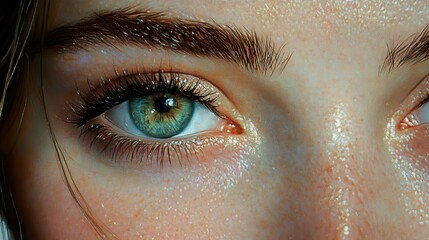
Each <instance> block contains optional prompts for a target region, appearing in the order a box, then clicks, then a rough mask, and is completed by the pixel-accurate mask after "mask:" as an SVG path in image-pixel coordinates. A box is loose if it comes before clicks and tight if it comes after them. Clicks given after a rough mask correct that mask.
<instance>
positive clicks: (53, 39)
mask: <svg viewBox="0 0 429 240" xmlns="http://www.w3.org/2000/svg"><path fill="white" fill-rule="evenodd" d="M117 44H122V45H136V46H145V47H155V48H164V49H168V50H172V51H174V52H179V53H188V54H193V55H196V56H204V57H214V58H221V59H225V60H227V61H230V62H233V63H236V64H239V65H241V66H243V67H244V68H246V69H247V70H249V71H254V72H257V73H262V74H273V73H274V72H275V71H277V70H278V71H283V70H284V68H285V67H286V65H287V63H288V62H289V60H290V58H291V55H290V54H288V55H285V54H284V53H283V51H282V50H283V46H282V47H280V48H277V47H276V46H275V44H274V43H273V42H272V41H271V39H270V38H269V37H261V36H259V35H257V34H256V32H254V31H249V30H246V29H245V30H240V29H238V28H237V27H235V26H226V25H219V24H216V23H206V22H200V21H193V20H185V19H180V18H168V17H166V16H165V13H164V12H154V11H152V10H150V9H140V10H137V9H134V8H127V9H120V10H116V11H111V12H98V13H95V14H93V15H92V16H90V17H88V18H86V19H83V20H81V21H79V22H77V23H74V24H69V25H64V26H61V27H59V28H56V29H53V30H51V31H49V32H48V33H47V35H46V39H45V42H44V48H47V49H49V48H59V49H66V50H71V51H73V50H78V49H88V48H91V47H95V46H99V45H107V46H112V47H117Z"/></svg>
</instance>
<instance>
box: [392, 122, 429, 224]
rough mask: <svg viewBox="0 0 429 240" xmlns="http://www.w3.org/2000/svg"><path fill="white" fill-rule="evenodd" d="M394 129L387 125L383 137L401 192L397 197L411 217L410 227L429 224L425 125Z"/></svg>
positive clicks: (428, 154)
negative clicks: (411, 225) (387, 144)
mask: <svg viewBox="0 0 429 240" xmlns="http://www.w3.org/2000/svg"><path fill="white" fill-rule="evenodd" d="M398 131H401V130H397V129H396V128H395V125H394V124H393V123H392V124H390V125H389V128H388V131H387V134H386V141H387V142H388V143H390V146H391V147H390V149H389V150H390V151H389V154H390V156H391V159H392V161H393V166H394V167H395V174H396V176H397V177H398V179H400V182H399V184H400V185H401V186H402V187H403V189H404V193H403V194H401V195H400V197H399V199H400V202H401V205H402V206H404V208H405V211H406V212H407V214H408V215H409V216H410V217H411V218H412V219H413V227H414V228H419V227H420V226H428V225H429V204H428V203H429V162H428V161H429V146H428V144H427V143H428V139H429V128H428V127H427V126H425V125H421V126H417V127H414V128H410V129H406V130H402V132H399V133H398Z"/></svg>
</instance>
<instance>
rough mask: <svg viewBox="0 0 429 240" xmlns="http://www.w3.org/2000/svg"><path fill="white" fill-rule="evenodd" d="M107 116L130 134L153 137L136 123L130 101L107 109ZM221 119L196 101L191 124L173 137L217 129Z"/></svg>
mask: <svg viewBox="0 0 429 240" xmlns="http://www.w3.org/2000/svg"><path fill="white" fill-rule="evenodd" d="M105 116H106V118H107V119H108V120H109V121H110V122H111V123H113V124H114V125H115V126H116V127H119V128H121V129H122V130H124V131H126V132H128V133H130V134H133V135H136V136H138V137H145V138H153V137H150V136H147V135H146V134H144V133H143V132H142V131H140V130H139V129H138V128H137V126H136V125H135V124H134V122H133V120H132V118H131V114H130V110H129V101H126V102H123V103H121V104H119V105H117V106H115V107H113V108H111V109H109V110H108V111H106V113H105ZM220 121H222V119H220V118H219V117H218V116H216V114H214V113H213V112H211V111H210V110H208V109H207V108H206V107H205V106H203V105H202V104H200V103H198V102H195V109H194V113H193V115H192V117H191V120H190V121H189V124H188V125H187V126H186V127H185V129H184V130H183V131H182V132H180V133H179V134H177V135H175V136H173V138H176V137H181V136H186V135H191V134H195V133H199V132H205V131H210V130H216V128H217V127H218V125H219V122H220Z"/></svg>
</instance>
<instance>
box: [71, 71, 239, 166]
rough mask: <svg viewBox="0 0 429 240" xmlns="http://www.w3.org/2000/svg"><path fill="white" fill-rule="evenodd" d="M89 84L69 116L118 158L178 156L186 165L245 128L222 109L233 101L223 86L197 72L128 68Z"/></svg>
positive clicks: (171, 159) (168, 159)
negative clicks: (224, 94) (225, 94)
mask: <svg viewBox="0 0 429 240" xmlns="http://www.w3.org/2000/svg"><path fill="white" fill-rule="evenodd" d="M88 85H89V88H90V89H89V91H87V92H80V91H78V94H79V96H80V98H81V100H80V101H79V102H78V103H77V104H72V106H71V110H72V112H73V116H71V117H70V118H69V119H68V121H69V122H71V123H74V124H75V125H76V126H77V127H79V128H81V136H82V137H84V138H86V137H89V140H90V141H89V144H90V146H93V145H94V146H99V148H98V150H100V151H101V152H103V153H108V154H110V156H112V160H113V162H114V163H118V162H120V163H124V164H127V165H130V164H133V163H134V162H139V163H141V162H142V161H143V160H147V161H146V162H148V163H150V164H151V163H152V162H158V163H159V165H161V166H162V165H163V164H164V163H165V162H169V163H170V164H172V163H173V162H175V161H176V160H177V162H178V163H180V165H182V163H183V162H184V160H185V159H187V160H189V158H193V159H197V160H199V159H202V158H203V157H204V156H203V155H204V154H205V152H206V150H207V148H209V146H210V148H211V149H222V148H223V147H221V146H222V145H223V144H225V143H226V142H225V141H224V140H225V139H226V138H227V137H228V136H230V135H240V134H241V133H242V129H241V127H240V126H239V125H238V124H236V123H235V122H234V121H232V120H231V119H230V118H228V117H227V116H228V114H224V113H223V112H224V111H225V109H227V108H228V107H226V108H225V107H224V108H222V107H220V106H221V105H222V102H224V103H227V102H228V101H226V97H224V96H223V95H222V93H221V91H219V90H218V89H217V88H216V87H214V86H213V85H211V84H210V83H209V82H208V81H205V80H204V79H201V78H198V77H195V76H192V75H185V74H176V73H164V72H143V73H124V75H121V76H116V77H114V78H111V79H110V78H103V81H101V83H100V85H99V86H95V87H93V86H91V85H90V84H88ZM226 106H229V105H228V104H226ZM96 150H97V149H94V151H96ZM207 151H208V150H207ZM212 152H213V151H212ZM193 155H195V156H194V157H193ZM206 155H207V157H208V156H209V154H206ZM187 162H191V161H187Z"/></svg>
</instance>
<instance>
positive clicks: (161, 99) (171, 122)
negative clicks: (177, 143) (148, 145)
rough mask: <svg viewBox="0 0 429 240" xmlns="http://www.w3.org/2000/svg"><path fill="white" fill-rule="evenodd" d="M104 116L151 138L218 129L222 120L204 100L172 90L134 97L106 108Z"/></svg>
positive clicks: (122, 126)
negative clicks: (199, 100) (175, 92)
mask: <svg viewBox="0 0 429 240" xmlns="http://www.w3.org/2000/svg"><path fill="white" fill-rule="evenodd" d="M105 115H106V118H107V119H108V120H109V121H110V122H112V123H113V124H114V125H115V126H117V127H119V128H121V129H122V130H124V131H126V132H128V133H130V134H133V135H136V136H139V137H150V138H172V137H179V136H186V135H191V134H194V133H199V132H204V131H210V130H216V129H217V128H218V127H219V126H220V125H221V123H222V121H223V120H222V119H221V118H219V117H218V116H216V115H215V114H214V113H213V112H211V111H210V110H209V109H207V107H205V106H203V105H202V104H201V103H199V102H196V101H194V100H193V99H190V98H188V97H185V96H181V95H180V94H171V93H156V94H152V95H147V96H143V97H139V98H133V99H131V100H129V101H125V102H124V103H122V104H120V105H118V106H116V107H113V108H112V109H110V110H108V111H106V113H105Z"/></svg>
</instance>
